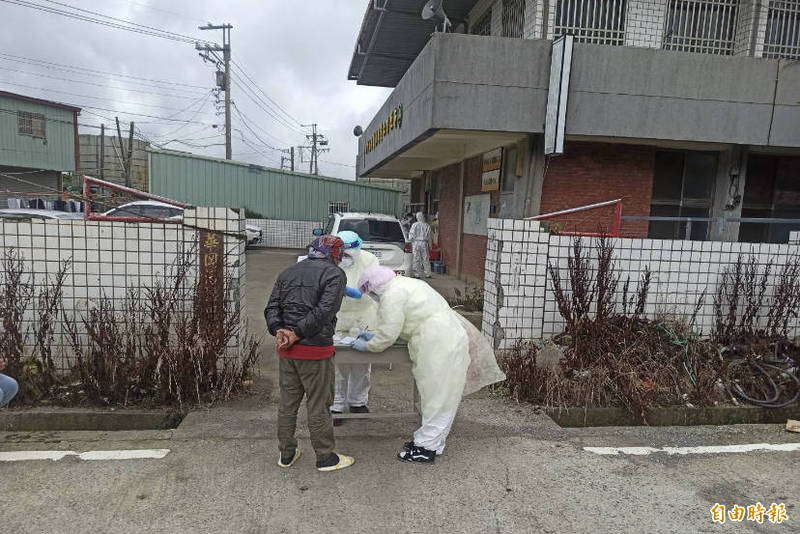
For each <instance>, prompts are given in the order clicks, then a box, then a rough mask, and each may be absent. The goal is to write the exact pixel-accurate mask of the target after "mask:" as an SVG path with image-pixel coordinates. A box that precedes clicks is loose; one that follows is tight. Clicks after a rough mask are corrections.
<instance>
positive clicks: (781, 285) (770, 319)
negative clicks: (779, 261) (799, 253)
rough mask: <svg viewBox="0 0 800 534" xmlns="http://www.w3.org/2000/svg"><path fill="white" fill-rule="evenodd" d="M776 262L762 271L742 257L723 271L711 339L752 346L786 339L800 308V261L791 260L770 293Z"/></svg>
mask: <svg viewBox="0 0 800 534" xmlns="http://www.w3.org/2000/svg"><path fill="white" fill-rule="evenodd" d="M773 269H774V262H772V261H769V262H767V263H766V264H765V265H764V267H763V268H761V269H760V268H759V266H758V264H757V262H756V258H755V257H754V256H749V257H747V258H745V257H744V256H742V255H739V257H738V258H737V259H736V263H735V264H733V265H732V266H730V267H727V268H725V269H724V270H723V272H722V275H721V276H720V279H719V282H718V283H717V287H716V291H715V293H714V301H713V305H714V326H713V329H712V332H711V337H712V338H713V339H714V340H715V341H716V342H717V343H720V344H722V345H726V346H727V345H735V344H752V343H753V342H754V341H755V340H757V339H759V338H767V339H786V338H787V336H788V332H789V322H790V321H791V320H792V319H796V318H797V316H798V309H799V308H800V259H798V257H796V256H795V257H792V258H790V259H789V260H788V261H787V262H786V263H785V264H784V265H782V266H781V267H780V269H779V270H778V272H777V275H776V284H775V288H774V289H773V291H772V294H771V295H770V294H769V293H768V286H769V278H770V276H771V274H772V272H773Z"/></svg>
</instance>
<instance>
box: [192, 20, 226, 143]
mask: <svg viewBox="0 0 800 534" xmlns="http://www.w3.org/2000/svg"><path fill="white" fill-rule="evenodd" d="M231 28H233V26H232V25H230V24H211V23H210V22H209V23H208V24H206V25H205V26H198V29H200V30H222V46H219V45H218V44H200V43H196V44H195V45H194V47H195V48H196V49H197V50H200V51H202V52H205V54H200V57H202V58H203V59H204V60H207V61H213V60H212V59H211V56H213V57H214V58H215V59H216V61H215V63H217V65H218V66H219V61H218V58H217V55H216V54H214V52H222V63H223V67H224V69H225V70H224V71H223V72H220V71H217V87H218V88H219V89H221V90H222V91H225V159H231V158H232V157H233V150H232V147H231ZM209 54H210V55H209Z"/></svg>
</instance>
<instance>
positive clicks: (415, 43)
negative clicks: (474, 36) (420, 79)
mask: <svg viewBox="0 0 800 534" xmlns="http://www.w3.org/2000/svg"><path fill="white" fill-rule="evenodd" d="M426 2H427V0H368V2H367V11H366V13H364V19H363V20H362V22H361V30H360V31H359V33H358V38H357V39H356V47H355V50H354V51H353V58H352V60H351V62H350V69H349V71H348V74H347V77H348V79H350V80H356V81H357V82H358V84H359V85H375V86H380V87H394V86H395V85H397V82H399V81H400V78H402V77H403V75H404V74H405V73H406V70H408V67H410V66H411V63H413V61H414V59H416V57H417V55H418V54H419V53H420V52H421V51H422V49H423V48H424V47H425V45H426V44H427V43H428V39H430V36H431V34H432V33H433V32H434V31H435V29H436V23H435V22H433V21H430V20H423V19H422V16H421V13H422V8H423V7H424V6H425V4H426ZM476 3H477V0H444V10H445V12H446V13H447V16H448V18H449V19H450V21H451V22H452V23H453V27H457V26H458V25H459V23H461V22H463V21H464V20H466V18H467V14H468V13H469V11H470V10H471V9H472V8H473V6H474V5H475V4H476Z"/></svg>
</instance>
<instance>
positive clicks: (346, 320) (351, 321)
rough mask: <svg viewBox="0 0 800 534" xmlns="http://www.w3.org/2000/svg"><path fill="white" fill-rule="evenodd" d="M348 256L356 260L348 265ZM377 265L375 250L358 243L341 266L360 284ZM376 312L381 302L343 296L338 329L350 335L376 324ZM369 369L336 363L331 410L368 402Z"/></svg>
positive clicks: (351, 281) (345, 254) (353, 283)
mask: <svg viewBox="0 0 800 534" xmlns="http://www.w3.org/2000/svg"><path fill="white" fill-rule="evenodd" d="M343 233H344V232H343ZM348 233H351V232H348ZM354 235H355V234H354ZM339 237H342V238H343V239H344V237H346V236H342V235H340V236H339ZM356 237H357V236H356ZM359 241H360V239H359ZM348 256H349V257H350V258H352V261H353V263H352V264H350V265H345V264H346V263H349V262H348V261H344V259H345V258H346V257H348ZM377 265H379V263H378V258H377V257H375V255H374V254H371V253H369V252H366V251H364V250H361V248H360V244H359V246H358V248H356V249H352V250H345V251H344V252H343V261H342V263H340V264H339V267H341V269H342V270H343V271H344V274H346V275H347V285H348V286H349V287H358V280H359V278H361V273H363V272H364V270H365V269H367V268H369V267H374V266H377ZM377 313H378V306H377V304H376V303H375V301H374V300H372V299H371V298H367V297H363V298H360V299H352V298H345V299H343V300H342V307H341V308H339V313H338V314H336V333H337V334H339V335H341V336H349V335H351V334H353V333H354V331H356V330H366V329H369V328H374V327H375V320H376V315H377ZM370 372H371V366H370V365H369V364H366V365H362V364H351V365H347V364H345V365H336V381H335V386H334V395H333V405H331V410H332V411H334V412H341V413H345V412H346V411H347V408H349V407H351V406H366V405H367V403H368V402H369V388H370Z"/></svg>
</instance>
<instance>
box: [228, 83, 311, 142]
mask: <svg viewBox="0 0 800 534" xmlns="http://www.w3.org/2000/svg"><path fill="white" fill-rule="evenodd" d="M233 76H234V78H233V81H234V82H235V83H236V86H237V87H238V88H239V89H241V90H242V92H243V93H244V94H245V95H246V96H247V97H248V98H249V99H250V100H252V101H253V102H254V103H255V104H256V106H258V107H259V108H261V110H262V111H263V112H264V113H266V114H267V115H268V116H269V117H271V118H273V119H274V120H275V121H276V122H278V123H280V124H282V125H283V126H285V127H286V128H288V129H290V130H293V131H294V132H296V133H298V134H300V135H303V136H304V135H306V132H304V131H303V130H300V129H299V128H297V127H295V126H294V125H293V124H292V123H290V122H289V121H288V120H286V119H285V118H283V117H281V116H280V115H278V114H277V113H276V112H275V111H274V110H273V109H272V108H270V107H269V104H267V103H266V101H265V100H264V99H263V98H261V97H260V96H259V95H258V93H256V92H255V90H254V89H253V88H252V87H250V86H249V85H247V84H245V82H243V81H242V78H241V77H239V75H238V74H236V73H235V72H234V73H233Z"/></svg>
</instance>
